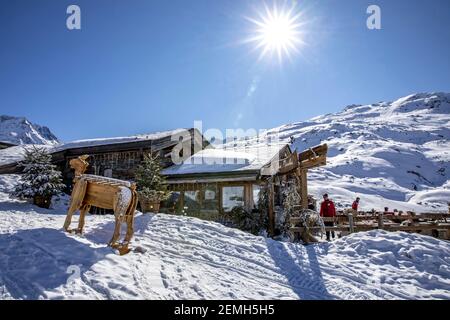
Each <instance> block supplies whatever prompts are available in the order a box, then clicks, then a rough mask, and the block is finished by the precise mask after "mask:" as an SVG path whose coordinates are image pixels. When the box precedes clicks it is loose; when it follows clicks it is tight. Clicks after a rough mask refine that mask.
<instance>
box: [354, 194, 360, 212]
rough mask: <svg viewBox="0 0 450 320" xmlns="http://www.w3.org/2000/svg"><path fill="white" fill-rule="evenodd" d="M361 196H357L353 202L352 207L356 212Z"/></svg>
mask: <svg viewBox="0 0 450 320" xmlns="http://www.w3.org/2000/svg"><path fill="white" fill-rule="evenodd" d="M359 200H360V199H359V197H357V198H356V200H355V201H354V202H353V204H352V209H353V210H354V211H355V212H358V206H359Z"/></svg>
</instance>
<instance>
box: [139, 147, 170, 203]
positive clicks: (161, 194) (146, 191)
mask: <svg viewBox="0 0 450 320" xmlns="http://www.w3.org/2000/svg"><path fill="white" fill-rule="evenodd" d="M161 170H162V167H161V164H160V161H159V157H158V156H157V155H156V156H152V155H151V154H149V155H147V156H145V157H144V161H143V162H142V164H141V165H140V166H139V167H138V168H137V169H136V173H135V178H136V183H137V190H138V192H139V195H140V196H141V197H143V198H145V199H147V200H149V201H156V202H157V201H164V200H166V199H168V198H169V196H170V193H171V192H170V191H168V190H167V182H166V180H165V178H164V177H163V176H162V175H161Z"/></svg>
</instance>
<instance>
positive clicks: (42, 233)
mask: <svg viewBox="0 0 450 320" xmlns="http://www.w3.org/2000/svg"><path fill="white" fill-rule="evenodd" d="M17 178H18V177H17V176H6V175H5V176H0V299H39V298H43V299H140V298H145V299H181V298H184V299H237V298H241V299H450V244H449V242H446V241H441V240H437V239H434V238H431V237H427V236H421V235H412V234H406V233H387V232H382V231H373V232H370V233H358V234H353V235H351V236H348V237H345V238H343V239H340V240H337V241H335V242H332V243H321V244H317V245H310V246H302V245H299V244H292V243H282V242H277V241H274V240H271V239H266V238H263V237H256V236H253V235H250V234H247V233H244V232H241V231H239V230H234V229H230V228H227V227H224V226H223V225H220V224H217V223H212V222H206V221H202V220H198V219H195V218H187V217H179V216H170V215H163V214H158V215H141V214H138V215H137V217H136V223H135V231H136V234H135V238H134V240H133V241H134V242H133V244H134V245H135V246H139V247H140V248H141V249H142V250H141V251H144V252H143V253H137V252H131V253H130V254H128V255H126V256H118V255H116V254H114V253H113V252H112V250H111V249H110V248H108V247H106V246H105V243H106V242H107V241H108V240H109V238H110V236H111V234H112V231H113V217H112V216H88V217H87V219H86V220H87V221H86V232H85V235H84V236H83V237H80V236H74V235H67V234H66V233H64V232H63V231H62V230H61V226H62V225H63V221H64V218H65V215H64V213H65V205H64V201H62V202H59V203H58V205H57V206H56V208H55V209H53V210H45V209H38V208H37V207H34V206H32V205H30V204H27V203H24V202H21V201H18V200H12V199H9V197H8V196H7V194H6V193H5V192H7V191H8V189H10V188H12V186H13V185H14V184H15V183H16V180H17Z"/></svg>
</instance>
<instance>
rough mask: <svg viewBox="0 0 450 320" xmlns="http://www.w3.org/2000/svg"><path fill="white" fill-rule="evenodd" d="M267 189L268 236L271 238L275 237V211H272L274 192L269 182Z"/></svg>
mask: <svg viewBox="0 0 450 320" xmlns="http://www.w3.org/2000/svg"><path fill="white" fill-rule="evenodd" d="M268 188H269V208H268V209H269V217H268V218H269V236H271V237H273V236H274V235H275V209H274V196H275V191H274V188H273V182H272V181H270V182H269V184H268Z"/></svg>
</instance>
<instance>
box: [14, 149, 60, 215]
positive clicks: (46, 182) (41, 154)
mask: <svg viewBox="0 0 450 320" xmlns="http://www.w3.org/2000/svg"><path fill="white" fill-rule="evenodd" d="M24 156H25V157H24V160H23V161H22V162H21V163H20V165H21V166H22V167H23V174H22V179H21V182H20V184H19V185H18V186H17V187H16V188H15V190H14V191H13V194H12V195H13V196H15V197H19V198H32V199H33V202H34V204H36V205H38V206H40V207H45V208H48V207H49V206H50V201H51V197H52V196H54V195H57V194H60V193H62V190H63V189H64V188H65V185H64V184H63V183H62V178H61V172H60V171H58V170H57V168H56V166H55V165H53V164H52V156H51V155H50V154H49V153H48V152H47V151H46V150H45V149H44V148H38V147H36V146H33V147H32V148H28V149H25V154H24Z"/></svg>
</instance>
